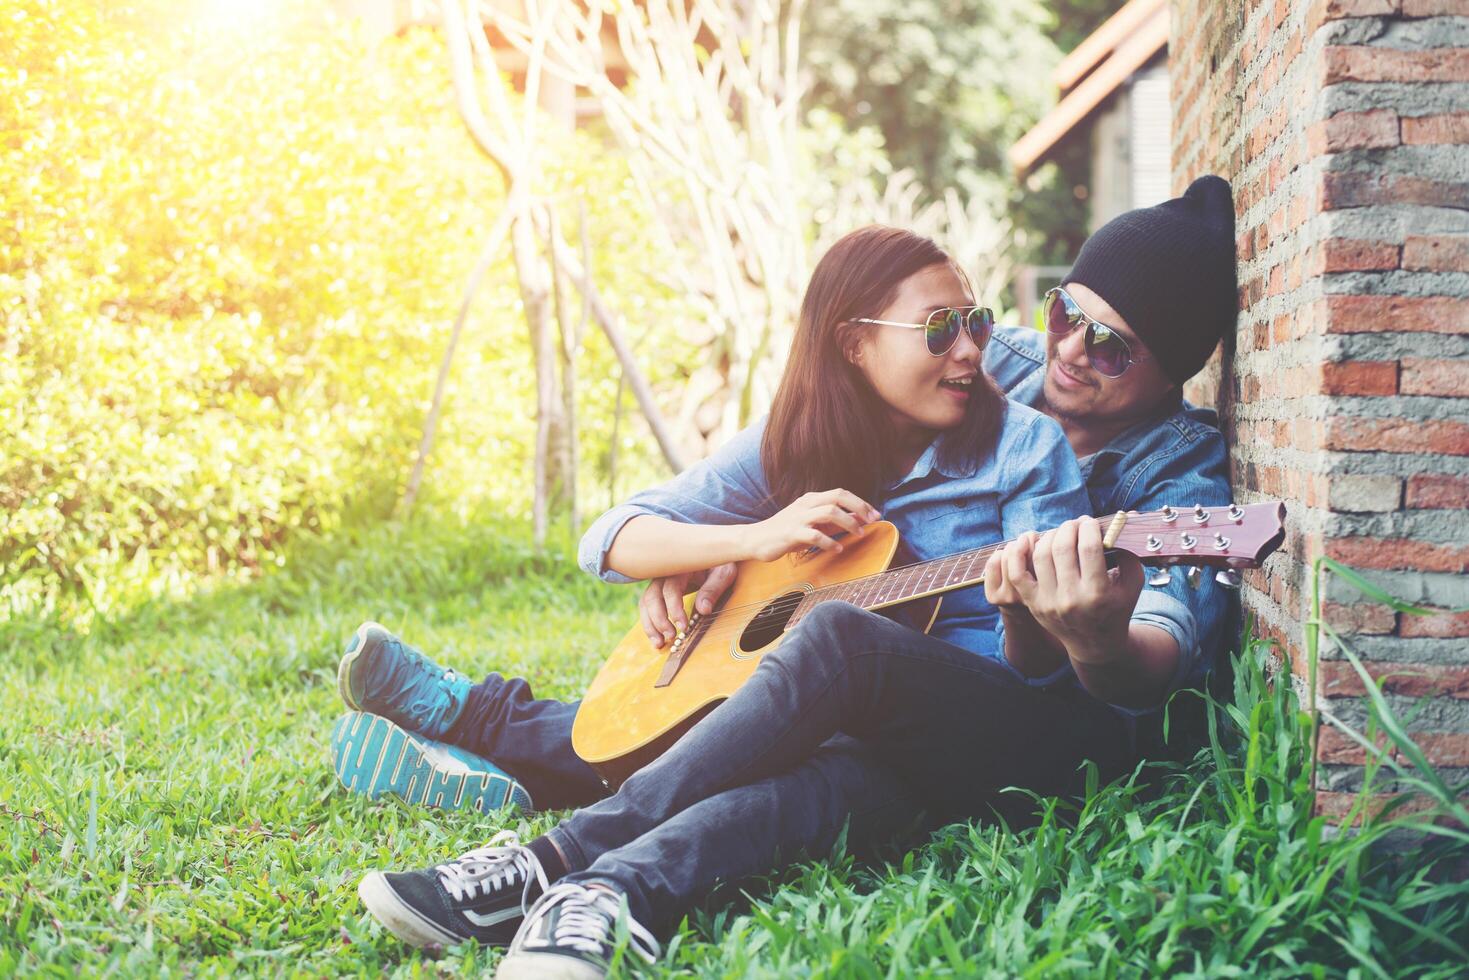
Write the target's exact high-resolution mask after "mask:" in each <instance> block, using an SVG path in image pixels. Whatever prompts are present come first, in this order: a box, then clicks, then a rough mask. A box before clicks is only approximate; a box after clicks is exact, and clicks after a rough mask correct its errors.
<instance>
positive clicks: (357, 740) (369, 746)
mask: <svg viewBox="0 0 1469 980" xmlns="http://www.w3.org/2000/svg"><path fill="white" fill-rule="evenodd" d="M331 748H332V763H333V768H334V769H335V771H336V774H337V779H338V780H340V781H341V783H342V785H343V786H344V787H346V788H347V789H348V790H350V791H351V792H353V793H361V794H362V795H364V796H367V797H370V798H371V799H378V798H379V797H382V796H397V797H399V798H400V799H402V800H403V802H405V803H411V804H415V805H418V806H432V807H440V808H442V809H446V810H463V809H469V808H473V809H475V810H478V811H480V812H481V813H493V812H496V811H499V810H503V809H505V808H507V807H512V806H518V807H520V808H521V809H522V810H525V811H526V812H530V811H531V809H532V803H531V798H530V794H529V793H527V792H526V790H525V787H524V786H521V785H520V783H518V782H516V781H515V780H514V779H512V778H511V777H510V776H508V775H505V774H504V773H499V772H483V771H475V770H473V769H472V768H470V766H469V764H468V763H466V762H464V761H462V760H458V759H455V758H454V757H453V755H452V754H451V753H450V752H449V751H448V750H447V749H446V748H445V747H443V746H439V745H436V744H434V743H432V742H429V741H428V740H426V739H421V738H418V737H417V736H414V735H412V734H410V733H409V732H408V731H407V730H406V729H404V728H401V727H399V726H398V725H395V724H393V723H392V722H391V721H389V720H388V719H386V718H384V717H382V716H381V715H370V714H367V713H366V712H363V711H351V712H348V713H347V714H345V715H343V716H342V717H341V718H339V719H338V720H337V723H336V724H335V725H333V726H332V737H331ZM486 764H490V763H488V761H486Z"/></svg>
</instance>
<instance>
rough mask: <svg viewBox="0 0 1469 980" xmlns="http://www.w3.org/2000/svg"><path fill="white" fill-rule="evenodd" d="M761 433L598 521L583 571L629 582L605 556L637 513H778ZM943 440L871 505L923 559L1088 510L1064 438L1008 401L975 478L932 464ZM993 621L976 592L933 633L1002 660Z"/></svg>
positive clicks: (708, 517)
mask: <svg viewBox="0 0 1469 980" xmlns="http://www.w3.org/2000/svg"><path fill="white" fill-rule="evenodd" d="M764 431H765V420H764V419H761V420H760V421H759V422H756V423H755V424H754V425H751V426H750V427H749V428H747V429H745V430H744V431H742V432H740V433H739V434H738V435H736V436H735V437H734V438H733V439H731V440H730V441H729V443H727V444H726V445H725V446H723V447H722V448H720V449H719V450H718V451H717V452H715V453H714V454H713V455H711V456H710V457H709V458H707V459H704V460H702V461H700V462H698V463H695V464H694V465H693V466H691V467H689V468H688V469H686V470H684V471H683V472H682V473H680V474H679V475H678V476H676V477H674V478H673V479H672V480H670V481H668V482H667V483H665V484H663V485H662V486H659V487H655V488H653V489H651V490H644V491H642V492H641V493H638V494H635V495H633V496H632V497H631V498H630V499H629V500H628V501H627V503H625V504H621V505H619V506H617V507H614V508H612V509H611V510H609V511H608V512H607V513H605V514H603V515H602V516H601V517H599V518H598V519H597V520H596V521H595V522H594V523H593V524H592V526H591V527H589V528H587V532H586V534H585V535H583V536H582V540H581V545H580V547H579V548H578V552H577V558H578V561H579V562H580V563H581V566H582V567H583V568H585V569H586V570H587V571H589V572H591V573H592V574H594V575H598V576H600V577H601V578H603V579H604V580H606V581H608V582H631V581H633V580H632V579H630V578H628V577H627V576H625V575H622V574H621V573H619V572H616V571H613V570H612V569H610V568H608V567H607V552H608V550H609V549H610V548H611V547H612V541H613V539H614V538H616V537H617V533H618V532H619V531H620V530H622V527H623V525H624V524H626V523H627V522H628V521H630V520H631V519H632V518H634V517H637V516H638V515H640V514H651V515H654V516H656V517H662V518H665V519H667V520H670V521H680V522H684V523H689V524H750V523H754V522H756V521H763V520H765V519H766V518H767V517H770V516H771V515H773V514H775V513H776V512H778V511H779V510H780V507H779V506H778V505H777V504H776V502H775V501H774V500H772V499H771V497H770V491H769V485H768V483H767V481H766V479H765V472H764V469H763V467H762V466H761V463H760V440H761V436H762V434H763V433H764ZM943 438H944V437H943V436H942V435H941V436H940V437H939V439H937V440H935V441H934V442H933V443H932V444H930V445H929V447H928V448H927V450H925V451H924V453H923V455H922V456H920V457H919V458H918V461H917V462H916V463H914V464H913V469H912V470H910V471H909V473H908V474H907V475H906V476H904V477H903V478H902V479H901V480H899V481H897V482H896V483H894V484H893V485H892V486H891V487H889V488H888V490H887V493H886V495H885V498H884V499H883V500H880V501H879V500H872V501H869V503H871V504H872V505H873V506H874V507H876V508H878V509H879V510H880V511H882V516H883V519H885V520H889V521H892V522H893V524H895V525H896V526H897V528H898V531H899V533H900V535H901V536H902V540H903V541H904V543H905V544H906V545H907V546H908V548H909V549H910V550H912V551H913V552H914V553H915V555H916V556H917V557H918V558H919V559H920V560H926V559H930V558H941V557H943V556H945V555H952V554H957V553H958V552H961V551H967V550H969V549H971V548H980V547H983V546H985V545H987V544H993V543H995V542H998V541H1002V540H1006V539H1009V538H1013V537H1015V536H1016V535H1019V534H1021V533H1023V532H1025V531H1031V530H1045V529H1047V528H1051V527H1054V526H1056V525H1057V524H1060V523H1061V522H1063V521H1066V520H1068V519H1070V518H1072V517H1075V516H1076V515H1078V514H1085V513H1087V512H1088V511H1089V509H1090V505H1089V502H1088V500H1087V495H1086V491H1085V489H1084V488H1083V486H1082V480H1081V472H1080V469H1079V468H1078V467H1077V463H1076V456H1075V455H1074V454H1073V453H1072V451H1071V446H1070V445H1069V444H1068V443H1067V441H1066V436H1065V434H1064V433H1063V432H1062V431H1061V427H1060V426H1059V425H1058V424H1056V422H1055V421H1054V420H1052V419H1050V418H1047V417H1046V416H1044V415H1042V414H1041V413H1039V412H1037V411H1035V410H1033V409H1030V408H1027V407H1025V406H1024V405H1017V404H1015V403H1013V402H1007V403H1006V408H1005V420H1004V424H1003V425H1002V426H1001V428H1000V434H999V438H998V439H997V441H996V445H995V449H994V450H993V451H992V452H991V453H990V454H989V455H988V456H986V457H985V458H984V459H983V460H981V461H980V464H979V466H978V468H977V470H976V471H975V472H974V473H973V474H964V473H959V472H951V471H950V470H948V469H945V468H944V467H943V466H940V465H939V462H938V449H939V446H940V442H941V440H942V439H943ZM998 624H999V612H998V610H996V609H995V607H994V606H992V605H991V604H990V603H988V602H986V601H985V598H984V587H983V586H982V585H976V586H970V587H969V588H965V589H957V590H955V591H953V592H949V593H946V594H945V595H944V601H943V604H942V605H941V606H940V607H939V616H938V619H937V621H936V622H935V623H934V625H933V628H932V630H931V631H930V632H931V634H932V635H934V636H937V637H939V638H941V639H944V640H947V641H949V642H950V643H954V644H956V645H958V646H961V647H964V648H965V649H968V650H973V651H975V652H976V653H981V654H984V655H986V656H990V657H994V658H995V659H998V660H1001V661H1002V662H1004V655H1003V653H1002V650H1003V646H1002V645H1001V642H1000V638H999V636H998V635H997V631H996V628H997V626H998Z"/></svg>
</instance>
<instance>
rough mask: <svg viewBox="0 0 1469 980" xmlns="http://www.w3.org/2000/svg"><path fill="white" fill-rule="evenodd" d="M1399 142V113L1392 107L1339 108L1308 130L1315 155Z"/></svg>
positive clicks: (1372, 147) (1379, 146) (1309, 142)
mask: <svg viewBox="0 0 1469 980" xmlns="http://www.w3.org/2000/svg"><path fill="white" fill-rule="evenodd" d="M1397 145H1398V114H1397V113H1396V112H1394V111H1393V110H1391V109H1373V110H1371V111H1369V112H1338V113H1337V114H1336V115H1334V116H1330V117H1328V118H1326V119H1323V120H1321V121H1320V122H1318V123H1313V124H1312V125H1311V126H1310V128H1308V129H1307V130H1306V147H1307V149H1309V150H1310V151H1311V155H1312V156H1320V155H1321V154H1323V153H1340V152H1341V151H1343V150H1364V149H1378V148H1381V147H1387V146H1397Z"/></svg>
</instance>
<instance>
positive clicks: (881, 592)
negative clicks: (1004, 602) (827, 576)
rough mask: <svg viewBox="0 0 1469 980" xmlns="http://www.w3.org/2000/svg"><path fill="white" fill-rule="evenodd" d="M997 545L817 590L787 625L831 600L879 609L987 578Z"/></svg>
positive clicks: (804, 600)
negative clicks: (987, 568) (986, 563)
mask: <svg viewBox="0 0 1469 980" xmlns="http://www.w3.org/2000/svg"><path fill="white" fill-rule="evenodd" d="M995 547H996V546H993V545H992V546H990V547H987V548H977V549H975V550H974V551H965V552H961V553H960V554H957V555H950V556H948V557H947V558H935V559H934V560H932V561H925V562H919V563H918V564H916V565H907V566H905V567H903V568H895V569H892V570H891V571H886V572H881V573H879V574H877V575H868V576H867V577H865V578H859V579H853V580H852V581H850V582H841V583H838V584H837V585H828V586H824V587H822V588H819V589H815V590H813V591H811V592H810V593H808V594H807V595H806V596H805V598H803V599H802V600H801V601H800V603H799V604H798V605H797V606H796V611H795V612H794V613H792V614H791V618H790V620H789V621H788V622H787V624H786V628H787V629H790V628H791V627H793V626H795V625H796V623H798V622H800V620H801V618H802V617H803V616H805V615H806V614H807V613H809V612H810V611H811V610H812V609H814V608H816V606H817V605H818V604H820V603H823V602H828V601H831V600H837V601H841V602H850V603H851V604H852V605H854V606H860V607H861V608H863V609H879V608H882V607H883V606H891V605H896V604H897V603H899V602H906V601H907V600H909V599H915V598H917V597H918V596H923V595H932V594H933V593H935V592H948V591H951V590H953V589H962V588H964V587H965V586H967V585H975V584H977V583H979V582H982V581H984V566H985V562H987V561H989V557H990V555H991V554H992V553H993V552H994V550H995Z"/></svg>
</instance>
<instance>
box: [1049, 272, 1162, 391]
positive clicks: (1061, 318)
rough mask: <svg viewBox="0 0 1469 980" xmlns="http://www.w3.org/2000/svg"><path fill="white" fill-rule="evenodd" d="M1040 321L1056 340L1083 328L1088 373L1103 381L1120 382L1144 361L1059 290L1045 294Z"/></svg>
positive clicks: (1141, 356) (1125, 343)
mask: <svg viewBox="0 0 1469 980" xmlns="http://www.w3.org/2000/svg"><path fill="white" fill-rule="evenodd" d="M1041 317H1042V319H1044V320H1045V324H1046V332H1047V333H1053V334H1055V335H1056V336H1057V337H1064V336H1066V335H1067V334H1069V333H1070V332H1071V331H1073V330H1075V329H1076V328H1077V327H1079V326H1081V325H1082V324H1086V359H1087V360H1088V361H1089V362H1091V366H1092V369H1093V370H1095V371H1096V372H1097V373H1098V374H1100V375H1101V376H1102V377H1104V378H1120V377H1122V372H1124V371H1126V370H1127V369H1128V368H1129V367H1131V366H1132V365H1134V364H1141V363H1142V362H1143V361H1145V360H1147V358H1146V357H1145V356H1143V355H1142V354H1134V353H1133V352H1132V348H1130V347H1128V346H1127V341H1125V340H1123V339H1122V336H1121V335H1120V334H1118V333H1117V331H1116V330H1113V329H1112V328H1111V327H1109V326H1107V325H1106V324H1105V323H1103V322H1102V321H1100V320H1097V319H1095V318H1094V317H1092V316H1089V315H1088V314H1087V312H1086V311H1085V310H1083V309H1082V308H1081V307H1080V306H1077V305H1076V300H1074V299H1072V298H1071V294H1070V293H1068V292H1067V291H1066V290H1064V289H1062V288H1061V287H1060V286H1055V287H1053V288H1052V289H1050V290H1048V291H1047V292H1046V299H1045V302H1044V303H1043V304H1042V305H1041Z"/></svg>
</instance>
